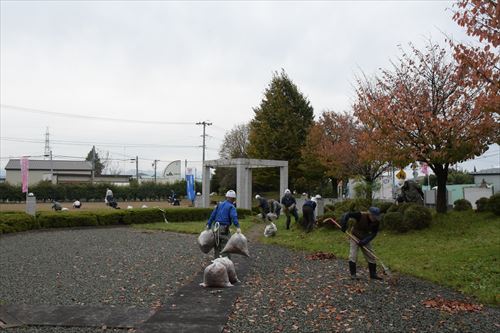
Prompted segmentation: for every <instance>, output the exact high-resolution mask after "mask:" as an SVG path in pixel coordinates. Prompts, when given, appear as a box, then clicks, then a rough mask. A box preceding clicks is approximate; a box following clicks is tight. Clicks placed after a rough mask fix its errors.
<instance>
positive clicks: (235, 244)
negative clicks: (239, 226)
mask: <svg viewBox="0 0 500 333" xmlns="http://www.w3.org/2000/svg"><path fill="white" fill-rule="evenodd" d="M221 253H234V254H241V255H243V256H246V257H250V253H249V252H248V241H247V238H246V237H245V236H244V235H243V234H242V233H235V234H234V235H232V236H231V238H229V240H228V241H227V244H226V246H224V248H223V249H222V251H221Z"/></svg>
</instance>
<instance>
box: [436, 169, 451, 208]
mask: <svg viewBox="0 0 500 333" xmlns="http://www.w3.org/2000/svg"><path fill="white" fill-rule="evenodd" d="M434 173H435V174H436V180H437V184H438V189H437V197H436V211H437V212H438V213H446V212H447V210H448V200H447V190H446V182H447V180H448V164H444V165H442V164H440V165H435V166H434Z"/></svg>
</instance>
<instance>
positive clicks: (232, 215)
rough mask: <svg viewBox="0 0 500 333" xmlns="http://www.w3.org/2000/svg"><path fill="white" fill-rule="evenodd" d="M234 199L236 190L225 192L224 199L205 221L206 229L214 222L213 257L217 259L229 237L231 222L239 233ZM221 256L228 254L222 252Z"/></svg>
mask: <svg viewBox="0 0 500 333" xmlns="http://www.w3.org/2000/svg"><path fill="white" fill-rule="evenodd" d="M235 201H236V192H235V191H233V190H229V191H227V193H226V200H225V201H222V202H219V203H218V204H217V206H215V208H214V210H213V211H212V214H211V215H210V218H209V219H208V222H207V230H209V229H211V228H212V224H214V229H213V232H214V233H215V245H214V258H215V259H217V258H219V256H221V251H222V249H224V246H226V244H227V241H228V240H229V238H230V237H231V232H230V231H229V227H230V226H231V223H232V224H234V226H235V227H236V232H237V233H241V229H240V224H239V222H238V213H237V212H236V207H235V206H234V202H235ZM222 256H228V255H227V254H222Z"/></svg>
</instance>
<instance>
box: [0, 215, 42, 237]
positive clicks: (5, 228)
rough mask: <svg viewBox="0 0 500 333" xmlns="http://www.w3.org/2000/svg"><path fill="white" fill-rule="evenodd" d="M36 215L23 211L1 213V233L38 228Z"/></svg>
mask: <svg viewBox="0 0 500 333" xmlns="http://www.w3.org/2000/svg"><path fill="white" fill-rule="evenodd" d="M38 228H40V225H39V224H38V222H37V220H36V219H35V217H33V216H31V215H29V214H26V213H21V212H5V213H0V234H7V233H11V232H20V231H26V230H31V229H38Z"/></svg>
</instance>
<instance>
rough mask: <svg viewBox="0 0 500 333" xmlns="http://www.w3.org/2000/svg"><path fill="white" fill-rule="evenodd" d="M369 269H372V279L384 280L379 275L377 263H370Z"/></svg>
mask: <svg viewBox="0 0 500 333" xmlns="http://www.w3.org/2000/svg"><path fill="white" fill-rule="evenodd" d="M368 269H369V270H370V279H372V280H383V279H382V278H381V277H380V276H377V264H375V263H368Z"/></svg>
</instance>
